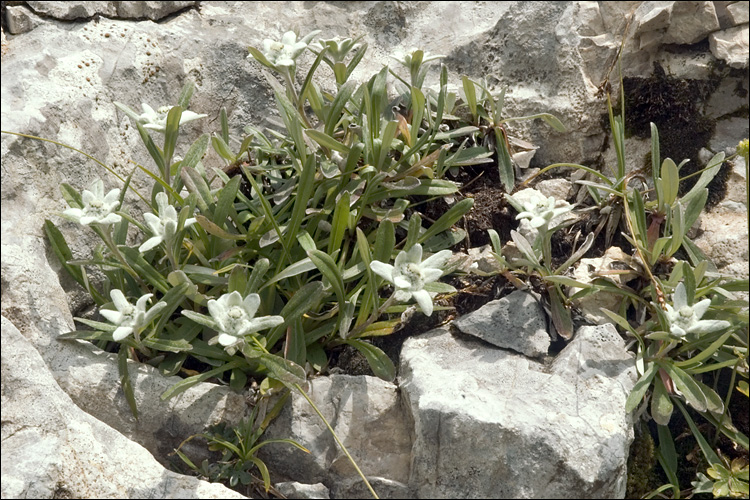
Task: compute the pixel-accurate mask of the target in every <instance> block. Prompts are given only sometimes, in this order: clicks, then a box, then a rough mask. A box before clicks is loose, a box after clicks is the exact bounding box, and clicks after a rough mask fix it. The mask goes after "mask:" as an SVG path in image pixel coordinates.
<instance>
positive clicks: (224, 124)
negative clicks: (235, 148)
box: [219, 106, 229, 144]
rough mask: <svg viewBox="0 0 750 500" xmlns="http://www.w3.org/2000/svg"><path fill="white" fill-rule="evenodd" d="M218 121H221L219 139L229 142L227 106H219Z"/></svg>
mask: <svg viewBox="0 0 750 500" xmlns="http://www.w3.org/2000/svg"><path fill="white" fill-rule="evenodd" d="M219 121H220V122H221V139H222V140H223V141H224V143H225V144H229V120H227V108H225V107H223V106H222V108H221V111H220V112H219Z"/></svg>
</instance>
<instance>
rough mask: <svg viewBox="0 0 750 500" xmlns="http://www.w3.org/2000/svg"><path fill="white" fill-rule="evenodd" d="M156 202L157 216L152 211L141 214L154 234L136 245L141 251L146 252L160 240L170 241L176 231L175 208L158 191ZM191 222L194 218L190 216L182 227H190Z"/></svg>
mask: <svg viewBox="0 0 750 500" xmlns="http://www.w3.org/2000/svg"><path fill="white" fill-rule="evenodd" d="M156 204H157V205H158V206H159V215H158V216H156V215H154V214H152V213H147V214H143V218H144V219H146V223H147V224H148V226H149V227H150V228H151V232H152V233H154V236H153V237H151V238H149V239H147V240H146V241H145V242H144V243H143V244H142V245H141V246H140V247H138V251H139V252H141V253H143V252H148V251H149V250H151V249H152V248H154V247H155V246H157V245H158V244H159V243H161V242H162V241H168V242H169V241H171V240H172V238H174V235H175V233H176V232H177V210H175V208H174V207H173V206H172V205H170V204H169V202H168V200H167V194H166V193H158V194H157V195H156ZM193 224H195V218H194V217H191V218H190V219H187V220H186V221H185V226H184V227H190V226H192V225H193Z"/></svg>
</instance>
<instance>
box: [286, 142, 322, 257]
mask: <svg viewBox="0 0 750 500" xmlns="http://www.w3.org/2000/svg"><path fill="white" fill-rule="evenodd" d="M316 170H317V162H316V159H315V155H309V156H308V157H307V160H306V161H305V165H304V168H303V169H302V175H300V177H299V182H298V183H297V196H296V197H295V199H294V208H293V209H292V217H291V218H290V219H289V224H288V225H287V228H286V230H287V234H286V238H285V239H286V245H285V247H286V248H291V247H292V245H293V244H294V240H295V239H296V238H297V233H298V232H299V228H300V225H301V224H302V219H303V218H304V216H305V210H306V209H307V204H308V201H309V200H310V195H311V194H312V192H313V188H314V187H315V172H316Z"/></svg>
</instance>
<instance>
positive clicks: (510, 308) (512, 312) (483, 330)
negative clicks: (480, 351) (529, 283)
mask: <svg viewBox="0 0 750 500" xmlns="http://www.w3.org/2000/svg"><path fill="white" fill-rule="evenodd" d="M453 324H454V325H455V326H456V328H458V329H459V330H461V332H463V333H467V334H469V335H473V336H475V337H478V338H480V339H482V340H484V341H486V342H489V343H490V344H492V345H496V346H498V347H502V348H504V349H512V350H514V351H516V352H518V353H521V354H523V355H524V356H528V357H530V358H539V357H542V356H545V355H546V354H547V351H548V350H549V344H550V336H549V334H548V333H547V321H546V316H545V314H544V308H543V307H542V306H541V304H539V302H537V300H536V299H535V298H534V297H533V296H532V295H531V294H530V293H527V292H522V291H520V290H516V291H515V292H513V293H511V294H510V295H508V296H507V297H503V298H502V299H498V300H493V301H491V302H488V303H487V304H485V305H483V306H482V307H480V308H479V309H477V310H476V311H474V312H471V313H469V314H467V315H465V316H461V317H460V318H457V319H456V320H455V321H454V322H453Z"/></svg>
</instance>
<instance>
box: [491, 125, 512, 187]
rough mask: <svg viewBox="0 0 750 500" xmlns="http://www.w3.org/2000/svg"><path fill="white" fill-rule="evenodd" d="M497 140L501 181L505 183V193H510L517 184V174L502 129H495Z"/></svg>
mask: <svg viewBox="0 0 750 500" xmlns="http://www.w3.org/2000/svg"><path fill="white" fill-rule="evenodd" d="M494 130H495V139H496V143H497V166H498V169H499V172H500V181H501V182H502V183H503V187H504V188H505V191H506V192H508V193H510V192H511V191H513V187H514V186H515V184H516V172H515V170H514V168H513V160H511V157H510V151H508V145H507V143H506V142H505V141H506V137H505V132H504V131H503V129H502V128H500V127H494Z"/></svg>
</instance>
